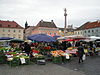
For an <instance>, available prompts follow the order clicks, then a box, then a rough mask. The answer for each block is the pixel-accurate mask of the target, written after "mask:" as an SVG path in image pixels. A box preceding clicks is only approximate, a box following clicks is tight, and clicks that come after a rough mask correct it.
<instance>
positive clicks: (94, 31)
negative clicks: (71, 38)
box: [74, 27, 100, 37]
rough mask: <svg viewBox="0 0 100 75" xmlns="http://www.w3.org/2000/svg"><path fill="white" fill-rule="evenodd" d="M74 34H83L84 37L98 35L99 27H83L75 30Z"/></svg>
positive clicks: (99, 34) (99, 33)
mask: <svg viewBox="0 0 100 75" xmlns="http://www.w3.org/2000/svg"><path fill="white" fill-rule="evenodd" d="M74 34H75V35H83V36H85V37H90V36H98V37H100V27H98V28H91V29H85V30H76V31H74Z"/></svg>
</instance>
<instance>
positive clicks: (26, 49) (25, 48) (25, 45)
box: [24, 42, 31, 55]
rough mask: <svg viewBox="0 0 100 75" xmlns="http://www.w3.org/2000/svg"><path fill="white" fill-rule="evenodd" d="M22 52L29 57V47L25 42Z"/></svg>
mask: <svg viewBox="0 0 100 75" xmlns="http://www.w3.org/2000/svg"><path fill="white" fill-rule="evenodd" d="M24 51H25V52H26V53H27V55H30V51H31V47H30V45H29V44H28V43H27V42H25V43H24Z"/></svg>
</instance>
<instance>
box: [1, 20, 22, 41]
mask: <svg viewBox="0 0 100 75" xmlns="http://www.w3.org/2000/svg"><path fill="white" fill-rule="evenodd" d="M23 30H24V28H23V27H21V26H20V25H19V24H17V23H16V22H15V21H1V20H0V37H12V38H17V39H23Z"/></svg>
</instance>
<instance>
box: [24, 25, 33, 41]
mask: <svg viewBox="0 0 100 75" xmlns="http://www.w3.org/2000/svg"><path fill="white" fill-rule="evenodd" d="M33 28H34V26H27V27H26V28H25V30H24V40H27V37H28V36H30V35H32V31H33Z"/></svg>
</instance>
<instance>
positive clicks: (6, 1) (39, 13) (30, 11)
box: [0, 0, 100, 27]
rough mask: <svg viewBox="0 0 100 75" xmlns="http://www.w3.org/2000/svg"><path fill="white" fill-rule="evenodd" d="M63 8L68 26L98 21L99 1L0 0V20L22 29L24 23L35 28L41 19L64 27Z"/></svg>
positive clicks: (99, 12) (99, 18)
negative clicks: (12, 23) (18, 25)
mask: <svg viewBox="0 0 100 75" xmlns="http://www.w3.org/2000/svg"><path fill="white" fill-rule="evenodd" d="M64 8H66V9H67V14H68V16H67V21H68V22H67V23H68V25H73V26H74V27H79V26H81V25H82V24H84V23H85V22H87V21H96V20H100V0H0V20H10V21H13V20H14V21H16V22H17V23H18V24H20V25H21V26H23V27H24V24H25V22H26V21H27V22H28V24H29V25H30V26H35V25H36V24H37V23H38V22H39V21H40V20H41V19H43V20H44V21H51V20H54V23H55V24H56V25H57V27H64Z"/></svg>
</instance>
